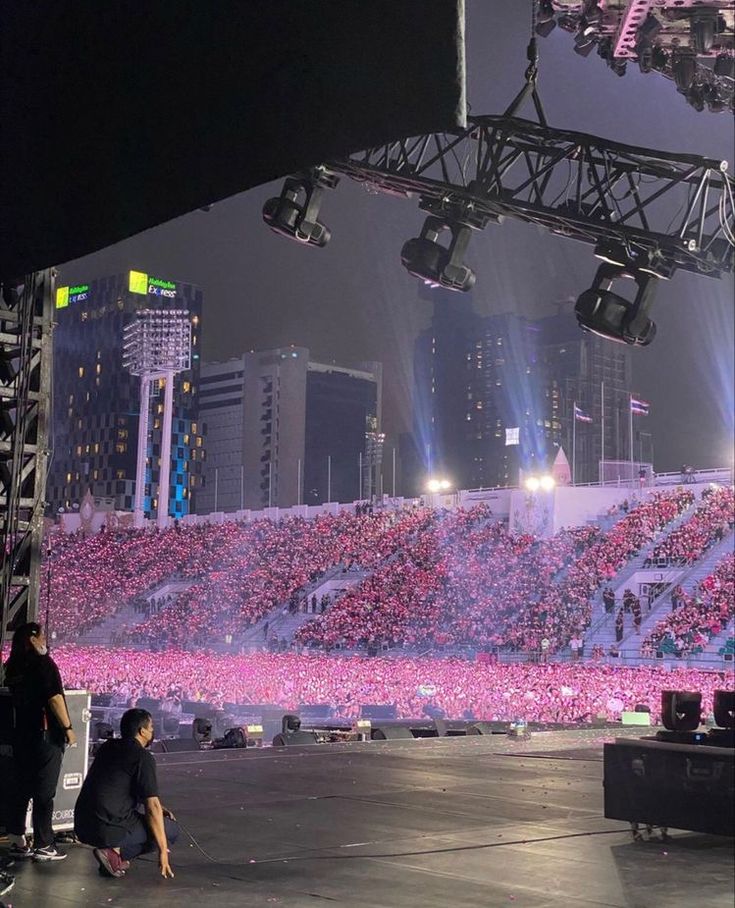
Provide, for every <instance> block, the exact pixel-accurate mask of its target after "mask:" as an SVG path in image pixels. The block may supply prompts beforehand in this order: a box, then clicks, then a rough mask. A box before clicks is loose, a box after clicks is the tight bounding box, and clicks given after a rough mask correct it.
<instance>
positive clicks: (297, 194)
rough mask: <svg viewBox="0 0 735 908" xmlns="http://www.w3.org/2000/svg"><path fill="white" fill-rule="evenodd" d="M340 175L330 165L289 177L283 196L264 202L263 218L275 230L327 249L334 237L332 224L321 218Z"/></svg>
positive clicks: (279, 233)
mask: <svg viewBox="0 0 735 908" xmlns="http://www.w3.org/2000/svg"><path fill="white" fill-rule="evenodd" d="M338 183H339V177H338V176H337V175H336V174H334V173H332V172H331V171H330V170H327V168H326V167H312V168H311V169H310V170H308V171H306V172H304V173H300V174H295V175H294V176H291V177H288V179H287V180H286V181H285V182H284V184H283V189H282V190H281V194H280V196H277V197H275V198H272V199H268V201H267V202H266V203H265V205H264V206H263V220H264V221H265V222H266V224H267V225H268V226H269V227H270V228H271V230H272V231H273V232H274V233H277V234H278V235H279V236H285V237H286V238H287V239H291V240H296V241H297V242H298V243H303V244H304V245H306V246H316V247H317V248H319V249H323V248H324V246H326V245H327V243H328V242H329V240H330V239H331V233H330V231H329V228H328V227H327V226H326V225H324V224H322V223H321V222H320V221H319V220H318V216H319V209H320V207H321V204H322V196H323V193H324V190H325V189H333V188H334V187H335V186H336V185H337V184H338Z"/></svg>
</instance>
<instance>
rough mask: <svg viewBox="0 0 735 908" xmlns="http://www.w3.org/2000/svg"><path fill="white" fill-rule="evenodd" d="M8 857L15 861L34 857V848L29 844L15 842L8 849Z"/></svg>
mask: <svg viewBox="0 0 735 908" xmlns="http://www.w3.org/2000/svg"><path fill="white" fill-rule="evenodd" d="M8 857H9V858H12V860H14V861H23V860H25V859H26V858H32V857H33V849H32V848H29V847H28V846H27V845H16V844H13V845H11V846H10V850H9V851H8Z"/></svg>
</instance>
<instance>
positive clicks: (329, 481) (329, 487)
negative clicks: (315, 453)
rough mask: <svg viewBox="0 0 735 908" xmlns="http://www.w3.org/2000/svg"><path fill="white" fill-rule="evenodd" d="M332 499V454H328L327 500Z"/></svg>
mask: <svg viewBox="0 0 735 908" xmlns="http://www.w3.org/2000/svg"><path fill="white" fill-rule="evenodd" d="M331 500H332V455H331V454H327V501H331Z"/></svg>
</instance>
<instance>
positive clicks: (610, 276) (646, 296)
mask: <svg viewBox="0 0 735 908" xmlns="http://www.w3.org/2000/svg"><path fill="white" fill-rule="evenodd" d="M622 277H628V278H632V279H633V280H634V281H635V282H636V284H637V285H638V292H637V294H636V297H635V299H634V300H632V301H631V300H627V299H625V298H624V297H622V296H620V295H619V294H617V293H613V292H612V290H611V289H610V287H611V286H612V284H613V281H615V280H616V279H618V278H622ZM654 280H655V277H654V275H653V274H652V273H644V272H643V270H642V269H641V268H638V269H633V268H628V269H626V268H624V267H621V266H616V265H611V264H609V263H607V262H606V263H604V264H602V265H600V267H599V268H598V269H597V274H596V275H595V279H594V282H593V284H592V287H590V289H589V290H585V291H584V293H582V294H581V295H580V297H579V299H578V300H577V303H576V305H575V307H574V312H575V315H576V316H577V321H578V322H579V325H580V327H581V328H583V329H584V330H585V331H589V332H591V333H592V334H597V335H598V336H599V337H604V338H606V339H607V340H612V341H615V342H616V343H620V344H629V345H631V346H637V347H646V346H648V344H650V343H651V341H652V340H653V339H654V337H655V336H656V324H655V322H652V321H651V319H650V318H649V317H648V313H649V311H650V309H651V306H652V305H653V296H654V290H655V286H656V285H655V283H654Z"/></svg>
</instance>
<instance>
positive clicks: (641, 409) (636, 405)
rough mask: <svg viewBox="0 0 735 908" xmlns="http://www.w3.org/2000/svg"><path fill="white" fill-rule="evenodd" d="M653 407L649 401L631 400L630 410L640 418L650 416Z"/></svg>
mask: <svg viewBox="0 0 735 908" xmlns="http://www.w3.org/2000/svg"><path fill="white" fill-rule="evenodd" d="M650 409H651V405H650V404H649V403H648V401H647V400H641V399H640V398H639V397H633V396H632V395H631V398H630V410H631V413H637V414H638V416H648V413H649V410H650Z"/></svg>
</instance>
